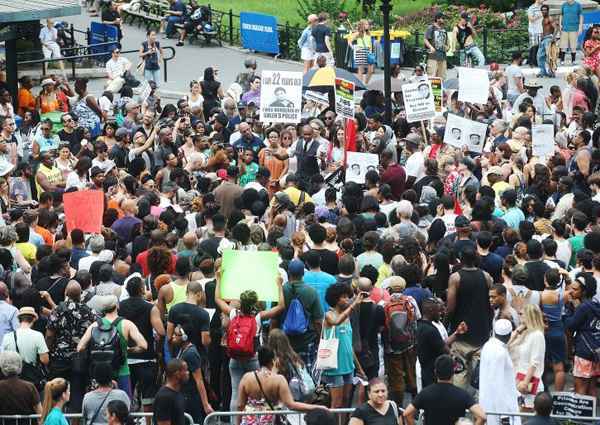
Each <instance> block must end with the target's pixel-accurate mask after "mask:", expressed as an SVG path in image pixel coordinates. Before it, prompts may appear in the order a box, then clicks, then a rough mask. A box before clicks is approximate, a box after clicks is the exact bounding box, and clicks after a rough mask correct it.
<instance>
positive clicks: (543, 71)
mask: <svg viewBox="0 0 600 425" xmlns="http://www.w3.org/2000/svg"><path fill="white" fill-rule="evenodd" d="M551 42H552V36H551V35H549V36H546V37H544V38H542V41H540V46H539V47H538V51H537V62H538V66H539V67H540V76H542V77H546V76H550V75H551V73H550V72H548V68H547V65H548V64H547V63H546V62H547V57H546V50H547V49H548V46H549V45H550V43H551Z"/></svg>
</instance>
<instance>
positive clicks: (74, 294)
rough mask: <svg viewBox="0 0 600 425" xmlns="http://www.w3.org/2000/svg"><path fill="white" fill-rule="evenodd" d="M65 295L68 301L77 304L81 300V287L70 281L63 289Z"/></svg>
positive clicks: (74, 281) (77, 283)
mask: <svg viewBox="0 0 600 425" xmlns="http://www.w3.org/2000/svg"><path fill="white" fill-rule="evenodd" d="M65 295H66V296H67V298H69V299H70V300H73V301H75V302H79V301H80V300H81V285H80V284H79V282H77V281H76V280H71V281H70V282H69V283H68V284H67V287H66V289H65Z"/></svg>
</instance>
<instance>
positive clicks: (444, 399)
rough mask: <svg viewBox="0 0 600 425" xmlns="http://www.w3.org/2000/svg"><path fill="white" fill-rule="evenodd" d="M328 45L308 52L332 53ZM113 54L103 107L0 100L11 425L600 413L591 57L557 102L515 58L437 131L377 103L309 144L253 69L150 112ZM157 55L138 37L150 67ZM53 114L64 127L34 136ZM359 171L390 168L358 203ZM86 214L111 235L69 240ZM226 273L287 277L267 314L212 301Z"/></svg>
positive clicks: (371, 421)
mask: <svg viewBox="0 0 600 425" xmlns="http://www.w3.org/2000/svg"><path fill="white" fill-rule="evenodd" d="M324 20H326V15H324V14H321V15H319V16H317V17H314V16H311V17H309V22H311V25H312V24H315V25H319V22H321V23H322V22H324ZM442 20H443V16H440V15H436V16H435V23H434V26H440V25H441V24H442ZM465 20H466V17H462V18H461V23H459V25H461V24H462V25H463V27H464V26H465V25H466V24H465V22H463V21H465ZM172 21H174V20H171V19H169V20H168V21H167V24H169V23H171V22H172ZM168 29H169V27H168V25H167V30H168ZM359 31H368V24H366V23H362V24H361V26H360V30H359ZM436 31H437V30H436V29H435V28H433V29H432V30H431V32H432V33H433V35H432V37H433V38H432V41H433V42H435V43H438V42H440V39H439V37H438V36H436V35H435V33H436ZM50 32H51V31H50ZM316 32H317V33H323V32H325V31H320V30H316ZM597 32H598V31H597V30H595V32H594V31H592V33H593V34H595V33H597ZM314 34H315V30H314V29H313V30H312V35H311V33H309V32H307V35H306V39H308V41H307V42H311V41H310V37H312V36H313V35H314ZM361 34H362V33H361ZM361 34H359V35H358V36H355V37H354V40H363V41H364V43H366V38H364V37H363V35H361ZM324 37H325V38H324V39H323V40H324V46H325V47H323V46H321V47H317V52H319V49H328V51H330V46H329V41H327V40H328V39H327V36H324ZM317 46H319V44H317ZM305 47H307V46H305ZM363 47H364V46H363ZM431 47H432V48H435V45H434V44H432V45H431ZM466 47H468V46H466ZM48 48H49V49H50V50H52V48H51V47H48ZM434 50H435V49H434ZM148 52H151V54H148ZM320 53H324V52H320ZM363 53H365V52H363ZM119 54H120V51H119V49H115V50H114V51H113V52H112V57H111V60H110V61H109V64H107V67H106V68H107V73H108V81H107V85H106V90H105V91H104V92H103V93H89V92H88V82H87V80H85V79H81V78H79V79H77V80H75V81H74V82H73V86H72V87H71V84H70V83H69V82H68V81H67V80H66V79H65V78H63V77H61V76H56V75H49V76H48V77H46V78H43V79H42V81H41V91H39V93H37V95H34V94H33V91H34V90H35V89H34V85H33V83H32V80H31V78H29V77H23V78H21V80H20V88H19V94H18V108H17V109H14V108H13V107H12V99H11V97H10V94H9V92H8V91H6V90H5V89H3V91H2V92H0V114H1V116H0V209H1V212H2V215H1V221H2V223H1V225H0V347H1V348H0V371H1V373H2V379H1V380H0V393H1V394H2V397H0V416H2V415H15V414H18V415H29V414H40V415H41V417H42V421H41V423H43V424H44V425H57V424H61V425H62V424H64V423H65V421H66V419H65V417H64V414H65V413H67V412H69V413H81V414H82V420H83V421H84V422H85V424H86V425H92V424H111V425H113V424H115V425H116V424H130V423H131V422H132V418H131V415H130V412H131V411H140V412H147V413H153V415H154V420H155V421H156V423H158V424H159V425H183V424H184V423H186V420H187V419H186V416H185V415H189V417H191V420H193V422H194V423H196V424H202V423H203V421H204V419H205V417H206V416H207V415H209V414H211V413H213V412H219V411H221V412H227V411H243V412H245V413H246V414H245V415H243V416H241V417H237V418H234V419H231V420H235V421H239V422H241V423H243V424H246V425H250V424H267V423H272V422H273V421H275V420H276V419H275V418H274V417H273V416H272V415H271V416H269V415H267V416H256V415H253V414H252V412H255V411H259V410H275V409H276V407H277V406H279V405H285V406H287V407H288V408H290V409H295V410H300V411H305V412H309V413H308V414H307V415H306V422H307V423H311V424H317V423H318V424H319V425H325V424H329V423H331V421H333V417H332V414H331V412H329V410H328V409H335V408H344V407H356V409H355V410H354V412H353V413H352V414H350V415H349V416H350V417H349V418H345V419H348V420H349V421H350V423H351V424H352V425H375V424H377V425H394V424H396V423H398V420H399V419H398V418H399V417H400V418H403V419H404V420H405V421H406V422H407V423H409V424H412V423H414V421H415V420H416V416H417V415H418V412H419V411H420V410H421V411H424V412H425V416H424V423H425V424H430V425H433V424H435V425H441V424H454V423H456V422H457V421H459V423H461V424H466V423H469V421H470V419H461V418H462V417H463V416H465V414H466V413H465V412H466V411H470V415H471V416H472V421H474V422H475V423H477V424H481V423H483V422H484V421H485V420H486V412H507V413H510V412H512V413H515V414H517V413H518V412H532V411H534V410H535V412H536V413H537V415H538V416H539V418H538V419H539V421H538V422H531V423H532V424H533V423H535V424H537V423H549V422H547V417H548V415H549V414H550V412H551V411H552V397H551V395H550V394H549V392H548V391H550V390H552V391H573V392H575V393H576V394H579V395H588V396H594V397H597V385H598V376H600V359H599V358H598V352H599V348H600V292H599V290H598V285H597V281H598V279H599V278H600V227H599V225H598V218H599V217H600V131H599V130H597V129H596V128H595V125H596V122H597V118H596V117H597V115H596V110H597V104H598V81H597V77H596V71H597V69H595V68H593V67H590V61H588V60H587V58H588V57H587V56H586V59H585V60H584V62H583V65H582V66H581V67H579V68H577V69H576V70H575V71H574V72H573V73H570V74H569V75H567V77H566V84H565V87H563V88H561V87H559V86H553V87H552V88H551V89H550V93H549V94H548V95H547V96H544V95H543V94H542V91H541V90H540V88H541V86H540V84H539V83H538V82H536V81H535V80H532V79H525V78H524V77H523V73H522V69H521V62H522V57H521V54H520V53H518V52H517V53H514V54H513V61H512V64H510V65H509V66H508V67H506V69H504V70H503V71H496V72H494V73H493V74H492V82H491V89H490V93H489V97H488V102H487V103H486V104H484V105H478V104H470V103H464V102H460V101H458V96H457V93H456V92H454V93H446V95H447V96H446V99H445V105H446V106H445V110H444V112H443V113H441V114H439V116H437V117H436V118H434V119H433V120H431V122H429V123H408V122H407V120H406V118H405V109H404V103H403V101H402V94H401V93H394V111H393V121H392V122H391V123H385V122H384V119H383V112H384V102H383V100H384V97H383V95H382V93H380V92H366V93H365V95H364V96H363V98H362V101H361V102H360V104H357V105H356V113H355V118H354V120H344V119H341V118H340V117H338V116H337V114H336V112H335V108H333V107H331V106H329V107H324V108H315V107H314V106H315V105H314V104H313V103H311V101H305V102H304V103H305V104H304V107H303V109H304V112H303V119H302V121H301V122H299V123H297V124H282V123H264V122H261V121H260V113H259V112H260V91H261V79H260V70H258V69H257V64H256V61H255V60H254V59H252V58H248V59H247V60H246V61H245V63H244V64H243V65H244V69H242V70H240V71H241V72H240V73H239V75H238V76H237V78H236V81H235V82H233V81H231V82H227V83H228V84H229V86H228V87H225V86H224V83H223V82H221V81H220V80H219V70H218V69H217V68H216V67H209V68H206V69H205V70H204V72H203V78H202V79H201V80H200V81H196V80H194V81H191V82H190V84H189V88H190V89H189V93H188V94H187V95H186V96H185V97H182V98H181V99H179V100H178V101H177V102H176V103H175V104H172V103H168V104H165V105H162V104H161V102H160V98H159V97H158V95H157V94H156V88H157V86H156V84H155V82H156V81H157V79H158V78H157V74H156V73H154V72H157V70H156V69H154V70H153V69H152V66H150V68H149V67H148V64H149V62H148V61H146V69H145V76H146V79H147V80H149V81H151V82H154V83H151V84H150V87H151V93H150V95H149V96H147V97H146V98H145V99H143V100H140V99H139V98H138V96H136V95H134V92H133V88H132V87H131V85H130V82H131V79H130V78H129V77H128V76H127V75H126V74H127V72H129V71H130V69H131V67H130V65H131V64H127V62H126V61H123V60H121V59H120V58H119ZM160 54H161V52H160V45H159V43H158V42H157V41H156V34H155V33H154V32H149V33H148V41H147V42H145V45H144V46H142V47H141V50H140V56H141V57H142V58H146V57H148V56H151V57H152V58H155V57H158V56H159V55H160ZM361 54H362V53H361ZM146 55H148V56H146ZM313 57H314V56H313ZM313 57H311V58H310V59H308V53H307V55H306V59H305V60H306V61H312V60H313ZM432 60H433V58H432ZM436 60H437V59H436ZM111 61H112V62H111ZM153 61H154V59H152V60H151V65H152V64H153V63H154V62H153ZM328 61H329V58H328V57H326V55H319V56H318V57H317V62H318V63H319V62H320V63H319V65H318V66H321V67H324V66H329V65H327V63H328ZM439 62H440V63H436V66H437V67H438V69H441V68H442V67H443V64H442V63H441V62H442V61H441V59H440V60H439ZM367 65H369V64H368V63H367ZM430 65H431V66H433V64H432V63H431V64H430ZM307 66H312V64H307ZM363 71H364V72H365V75H367V74H368V72H369V69H368V67H367V69H366V70H363ZM424 71H425V70H424V69H423V68H421V67H420V66H419V67H417V68H416V69H415V71H414V75H411V76H409V77H407V78H410V79H412V80H414V81H419V80H421V79H423V78H426V75H425V74H424ZM400 77H402V76H401V75H400ZM57 111H58V112H60V122H55V121H53V120H51V119H49V118H42V117H44V115H45V114H47V113H48V112H57ZM448 113H452V114H457V115H460V116H462V117H464V118H468V119H471V120H474V121H478V122H480V123H485V124H487V125H488V132H487V135H486V140H485V141H484V143H483V148H482V151H481V152H471V151H469V150H468V149H466V148H465V149H457V148H455V147H453V146H451V145H449V144H447V143H445V141H444V133H445V123H446V119H447V116H448V115H447V114H448ZM542 123H544V124H551V125H553V128H554V148H553V151H552V152H551V153H550V154H549V155H548V156H546V157H538V156H536V155H534V154H533V151H532V129H533V128H534V126H535V125H537V124H542ZM17 124H18V125H17ZM57 127H60V130H58V131H57ZM348 151H358V152H368V153H372V154H376V155H377V156H378V160H379V166H378V168H377V169H371V170H369V171H368V172H367V173H366V176H365V182H364V184H360V183H356V182H353V181H347V182H344V178H343V176H344V173H345V161H346V153H347V152H348ZM83 190H96V191H101V192H102V194H103V198H104V202H103V205H88V206H86V208H89V209H102V211H103V218H102V227H101V229H102V230H101V232H100V233H98V234H95V233H94V234H91V233H86V232H84V231H82V230H81V229H78V228H72V229H67V226H66V224H65V223H66V220H65V211H64V203H63V196H64V195H65V194H68V193H71V192H76V191H83ZM232 249H233V250H240V251H268V252H275V253H277V254H278V258H279V275H280V277H279V278H278V279H277V282H276V285H277V288H278V294H279V295H278V301H277V302H272V303H265V302H262V301H259V298H260V297H259V294H257V293H256V292H255V291H251V290H250V291H245V292H243V293H242V294H241V295H240V297H239V298H240V299H239V300H233V299H224V298H223V297H222V296H221V276H222V256H223V253H224V252H226V251H227V250H232ZM245 278H246V277H245V276H239V279H245ZM331 341H336V343H335V345H333V347H334V348H333V354H335V356H334V358H332V349H331V347H332V345H331ZM317 354H319V355H317ZM507 420H508V422H506V421H507ZM535 420H536V419H533V421H535ZM487 421H488V422H490V423H503V424H504V423H511V424H515V423H518V419H517V418H516V417H510V416H509V417H508V418H507V419H505V418H502V417H499V416H495V415H487Z"/></svg>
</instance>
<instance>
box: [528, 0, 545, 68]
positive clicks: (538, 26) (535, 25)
mask: <svg viewBox="0 0 600 425" xmlns="http://www.w3.org/2000/svg"><path fill="white" fill-rule="evenodd" d="M527 19H528V20H529V25H528V27H527V32H528V33H529V57H528V59H527V63H528V64H529V66H535V65H538V63H537V51H538V46H539V45H540V40H541V38H542V33H543V32H544V29H543V26H542V21H543V19H544V18H543V16H542V0H535V1H534V3H533V4H532V5H531V6H529V8H528V9H527Z"/></svg>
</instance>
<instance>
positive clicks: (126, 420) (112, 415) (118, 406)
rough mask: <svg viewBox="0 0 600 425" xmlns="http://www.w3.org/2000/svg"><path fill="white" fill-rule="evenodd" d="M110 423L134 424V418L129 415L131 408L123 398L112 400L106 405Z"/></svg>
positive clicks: (111, 424) (119, 424) (115, 424)
mask: <svg viewBox="0 0 600 425" xmlns="http://www.w3.org/2000/svg"><path fill="white" fill-rule="evenodd" d="M106 417H107V418H108V425H134V420H133V418H132V417H131V416H130V415H129V408H128V407H127V404H125V403H124V402H123V401H121V400H111V401H109V402H108V404H107V405H106Z"/></svg>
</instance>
